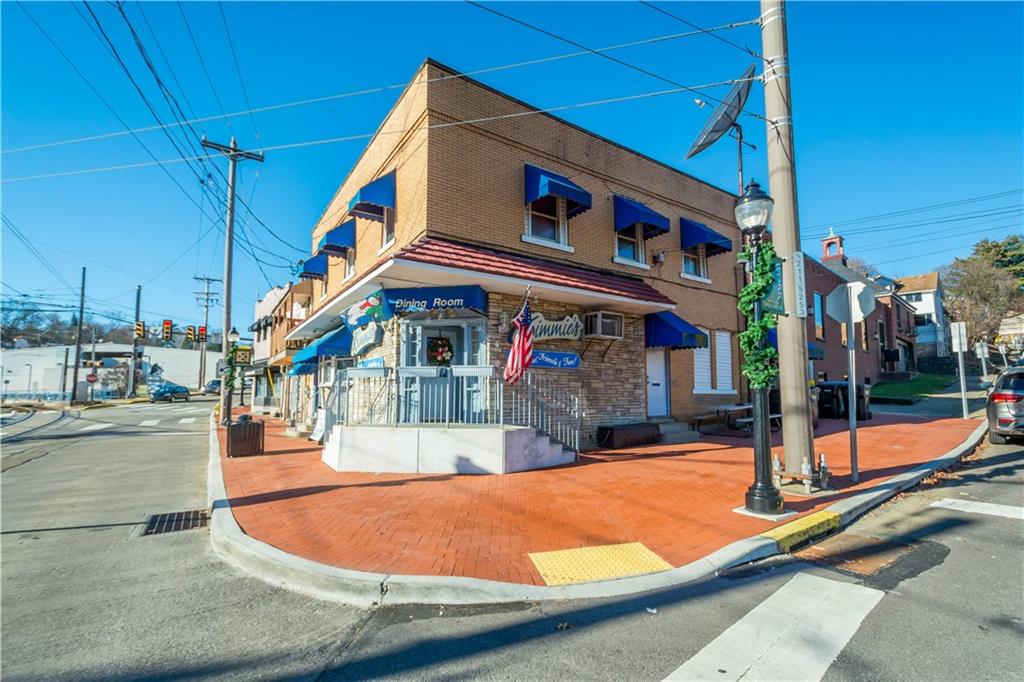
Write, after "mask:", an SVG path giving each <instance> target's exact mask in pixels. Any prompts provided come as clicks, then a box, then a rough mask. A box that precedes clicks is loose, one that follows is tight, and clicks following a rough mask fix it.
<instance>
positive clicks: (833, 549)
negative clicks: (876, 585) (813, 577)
mask: <svg viewBox="0 0 1024 682" xmlns="http://www.w3.org/2000/svg"><path fill="white" fill-rule="evenodd" d="M913 549H914V546H913V545H906V544H903V545H900V544H896V543H893V542H887V541H886V540H879V539H878V538H873V537H869V536H867V535H856V534H854V533H841V534H839V535H833V536H832V537H830V538H826V539H825V540H822V541H821V542H819V543H817V544H815V545H811V546H810V547H805V548H804V549H801V550H800V551H799V552H796V553H795V554H796V556H797V557H798V558H800V559H803V560H804V561H810V562H813V563H816V564H824V565H827V566H831V567H833V568H837V569H839V570H840V571H847V572H850V573H856V574H858V575H862V576H869V575H874V574H875V573H877V572H878V571H880V570H882V569H883V568H885V567H886V566H889V565H890V564H892V563H894V562H895V561H896V560H897V559H899V558H901V557H902V556H904V555H905V554H908V553H909V552H910V551H911V550H913Z"/></svg>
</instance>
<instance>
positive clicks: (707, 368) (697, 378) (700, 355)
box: [693, 327, 713, 393]
mask: <svg viewBox="0 0 1024 682" xmlns="http://www.w3.org/2000/svg"><path fill="white" fill-rule="evenodd" d="M698 329H700V331H701V333H702V334H705V335H707V336H708V338H709V339H710V338H711V335H710V334H708V330H707V329H703V328H701V327H698ZM693 392H694V393H712V392H713V390H712V388H711V348H710V347H709V348H694V349H693Z"/></svg>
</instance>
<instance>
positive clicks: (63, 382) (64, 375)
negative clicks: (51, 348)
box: [60, 346, 71, 400]
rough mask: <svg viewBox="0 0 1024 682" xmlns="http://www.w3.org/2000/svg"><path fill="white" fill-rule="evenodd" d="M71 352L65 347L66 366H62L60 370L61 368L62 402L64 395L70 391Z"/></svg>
mask: <svg viewBox="0 0 1024 682" xmlns="http://www.w3.org/2000/svg"><path fill="white" fill-rule="evenodd" d="M70 350H71V349H70V348H68V347H66V346H65V348H64V364H63V365H61V366H60V368H61V373H60V397H61V400H63V399H64V393H66V392H67V390H68V351H70Z"/></svg>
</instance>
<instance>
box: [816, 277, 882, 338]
mask: <svg viewBox="0 0 1024 682" xmlns="http://www.w3.org/2000/svg"><path fill="white" fill-rule="evenodd" d="M847 287H849V289H852V290H853V291H852V293H853V300H854V306H853V308H854V309H853V321H854V322H863V321H864V318H865V317H867V316H868V315H870V314H871V311H873V310H874V309H875V294H874V293H873V292H872V291H871V290H870V289H868V287H867V285H866V284H864V282H849V283H847V284H845V285H844V284H840V285H839V286H837V287H836V288H835V289H833V290H832V293H830V294H829V295H828V296H826V297H825V313H826V314H828V316H829V317H831V318H832V319H833V320H835V321H836V322H850V291H849V289H847ZM850 333H851V335H852V330H851V332H850Z"/></svg>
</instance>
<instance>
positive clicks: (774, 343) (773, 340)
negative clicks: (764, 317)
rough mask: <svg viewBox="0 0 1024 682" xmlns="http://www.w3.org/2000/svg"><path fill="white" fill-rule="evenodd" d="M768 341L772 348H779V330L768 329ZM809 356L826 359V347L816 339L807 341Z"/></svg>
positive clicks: (815, 358)
mask: <svg viewBox="0 0 1024 682" xmlns="http://www.w3.org/2000/svg"><path fill="white" fill-rule="evenodd" d="M768 343H769V345H771V347H772V348H774V349H776V350H778V348H779V336H778V332H776V331H775V330H774V329H769V330H768ZM807 357H808V359H810V360H824V359H825V348H824V347H823V346H821V345H819V344H817V343H815V342H814V341H808V342H807Z"/></svg>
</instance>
